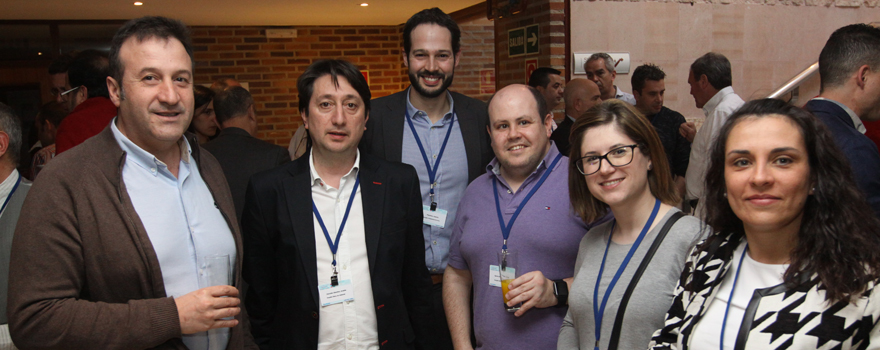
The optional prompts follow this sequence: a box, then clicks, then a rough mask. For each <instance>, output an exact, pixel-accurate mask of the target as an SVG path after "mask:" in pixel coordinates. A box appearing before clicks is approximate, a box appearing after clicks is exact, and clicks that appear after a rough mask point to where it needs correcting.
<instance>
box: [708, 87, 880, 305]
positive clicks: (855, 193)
mask: <svg viewBox="0 0 880 350" xmlns="http://www.w3.org/2000/svg"><path fill="white" fill-rule="evenodd" d="M767 116H782V117H785V118H786V119H787V120H789V121H791V122H792V123H794V124H795V125H796V126H797V128H798V130H799V131H800V134H801V137H803V140H804V146H805V147H806V151H807V154H808V159H809V166H810V181H811V183H813V184H814V190H813V194H812V195H810V196H808V197H807V201H806V203H805V204H804V208H803V216H802V217H803V219H802V221H801V225H800V229H799V231H798V236H797V243H796V245H795V247H794V249H793V250H792V251H791V253H790V257H791V265H790V266H789V267H788V269H787V270H786V271H785V275H784V276H783V280H784V281H785V283H786V285H787V286H789V287H796V286H798V285H799V284H800V283H802V282H803V281H806V280H808V279H802V277H809V276H811V275H812V274H814V273H815V274H817V275H818V277H819V280H820V282H821V284H822V288H824V289H825V291H826V300H828V301H834V302H838V301H843V300H850V299H851V298H853V297H856V296H858V294H859V293H861V292H863V291H864V290H865V288H866V285H867V283H868V282H870V281H873V280H876V279H877V278H878V271H880V237H878V235H877V233H878V232H880V221H878V220H877V218H876V217H875V216H874V213H873V211H872V210H871V209H870V207H869V206H868V204H867V202H866V201H865V197H864V195H863V194H862V193H861V191H860V190H859V189H858V187H856V182H855V180H854V178H853V175H852V170H851V169H850V166H849V164H848V163H847V160H846V157H845V156H844V155H843V153H842V152H841V151H840V149H838V148H837V146H836V144H835V143H834V139H832V137H831V134H830V132H828V130H827V129H826V128H825V125H823V124H822V122H821V121H819V120H818V119H817V118H816V117H815V116H813V115H812V114H811V113H810V112H808V111H806V110H804V109H801V108H799V107H795V106H792V105H789V104H788V103H786V102H784V101H780V100H775V99H761V100H754V101H751V102H748V103H746V104H745V105H743V106H742V107H741V108H740V109H739V110H738V111H736V112H735V113H733V114H732V115H731V116H730V117H729V118H728V120H727V122H725V123H724V126H722V127H721V129H720V130H719V132H718V138H717V140H716V141H715V143H714V144H713V145H712V148H711V151H710V155H709V159H710V165H709V169H708V170H707V172H706V199H705V201H706V224H707V225H709V226H710V227H712V229H713V230H714V232H715V233H714V234H713V235H711V236H710V237H709V238H708V239H707V241H706V242H705V243H704V244H702V245H701V246H700V248H699V250H698V252H701V251H703V250H705V249H707V248H708V247H710V246H711V245H712V242H713V241H715V240H719V239H731V238H736V237H742V235H744V234H745V232H744V229H743V223H742V220H740V219H739V217H737V216H736V214H735V213H734V212H733V210H732V209H731V207H730V203H729V202H728V200H727V198H726V197H724V193H726V192H727V186H726V184H725V178H724V166H725V151H726V145H727V140H728V137H729V136H730V132H731V130H732V129H733V128H734V127H735V126H736V125H737V124H738V123H739V122H741V121H742V120H744V119H746V118H763V117H767ZM734 235H735V236H734Z"/></svg>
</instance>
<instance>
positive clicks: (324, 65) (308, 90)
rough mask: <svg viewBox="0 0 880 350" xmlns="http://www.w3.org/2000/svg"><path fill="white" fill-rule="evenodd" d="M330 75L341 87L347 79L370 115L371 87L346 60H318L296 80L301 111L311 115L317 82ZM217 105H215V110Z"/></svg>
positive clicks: (359, 72) (334, 82)
mask: <svg viewBox="0 0 880 350" xmlns="http://www.w3.org/2000/svg"><path fill="white" fill-rule="evenodd" d="M325 75H330V79H331V80H332V81H333V84H335V85H336V86H339V77H340V76H341V77H343V78H345V80H346V81H348V84H350V85H351V87H352V88H354V90H355V91H357V92H358V95H360V97H361V99H362V100H364V112H365V113H366V114H365V116H368V115H369V114H370V98H372V95H371V94H370V86H369V85H368V84H367V80H366V79H365V78H364V75H363V74H362V73H361V71H360V70H359V69H358V68H357V67H356V66H355V65H354V64H352V63H351V62H348V61H345V60H318V61H315V63H312V64H311V65H309V67H308V68H306V71H305V72H303V74H302V75H300V76H299V78H298V79H297V80H296V89H297V90H298V91H299V95H298V98H299V110H300V113H302V114H303V115H305V116H308V115H309V102H310V101H311V100H312V92H314V91H315V80H318V78H320V77H323V76H325ZM216 107H217V103H216V102H215V103H214V108H216Z"/></svg>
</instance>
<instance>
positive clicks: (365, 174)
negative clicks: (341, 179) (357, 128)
mask: <svg viewBox="0 0 880 350" xmlns="http://www.w3.org/2000/svg"><path fill="white" fill-rule="evenodd" d="M378 166H379V165H378V164H376V163H374V162H371V161H370V159H369V157H368V156H365V155H364V154H361V164H360V167H361V168H360V174H359V175H360V177H361V202H362V203H363V207H364V238H365V239H366V244H367V258H368V259H369V262H370V273H371V274H372V273H373V267H375V266H376V264H375V261H376V254H377V253H378V251H379V237H380V236H381V232H382V214H383V213H382V211H383V210H384V206H385V189H386V188H387V187H388V185H389V184H384V183H383V182H384V181H385V179H384V177H383V176H381V174H380V171H379V169H378Z"/></svg>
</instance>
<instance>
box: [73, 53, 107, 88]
mask: <svg viewBox="0 0 880 350" xmlns="http://www.w3.org/2000/svg"><path fill="white" fill-rule="evenodd" d="M108 75H110V65H109V62H108V61H107V54H105V53H103V52H101V51H98V50H85V51H83V52H80V53H79V54H78V55H76V58H74V59H73V61H71V62H70V66H69V67H68V69H67V79H68V80H69V81H70V86H71V87H77V86H85V87H86V88H87V89H88V90H89V96H88V97H89V98H92V97H110V92H109V91H108V90H107V76H108Z"/></svg>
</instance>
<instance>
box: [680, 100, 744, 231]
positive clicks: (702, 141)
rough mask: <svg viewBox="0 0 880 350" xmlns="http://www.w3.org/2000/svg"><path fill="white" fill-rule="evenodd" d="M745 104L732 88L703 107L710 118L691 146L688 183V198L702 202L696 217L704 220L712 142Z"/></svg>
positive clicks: (695, 214)
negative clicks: (722, 127) (729, 119)
mask: <svg viewBox="0 0 880 350" xmlns="http://www.w3.org/2000/svg"><path fill="white" fill-rule="evenodd" d="M744 103H745V102H744V101H743V99H742V98H740V97H739V96H737V95H736V94H735V93H734V92H733V88H732V87H730V86H728V87H726V88H723V89H721V90H720V91H718V93H716V94H715V96H712V98H711V99H709V101H708V102H706V104H705V105H703V113H704V114H705V115H706V121H704V122H703V126H701V127H700V130H697V135H696V136H695V137H694V142H693V144H691V156H690V160H689V162H688V169H687V173H686V174H685V180H686V181H687V199H700V202H699V203H698V204H697V210H696V211H695V212H694V216H696V217H698V218H701V219H704V218H703V216H704V215H703V214H704V213H703V208H702V207H703V205H704V204H705V200H704V199H705V198H704V197H703V192H704V190H705V188H704V185H705V182H706V169H707V168H709V152H710V148H711V147H712V141H715V138H716V137H718V130H720V129H721V126H722V125H724V122H725V121H727V117H728V116H729V115H731V114H733V112H735V111H736V110H737V109H739V107H740V106H742V105H743V104H744Z"/></svg>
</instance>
